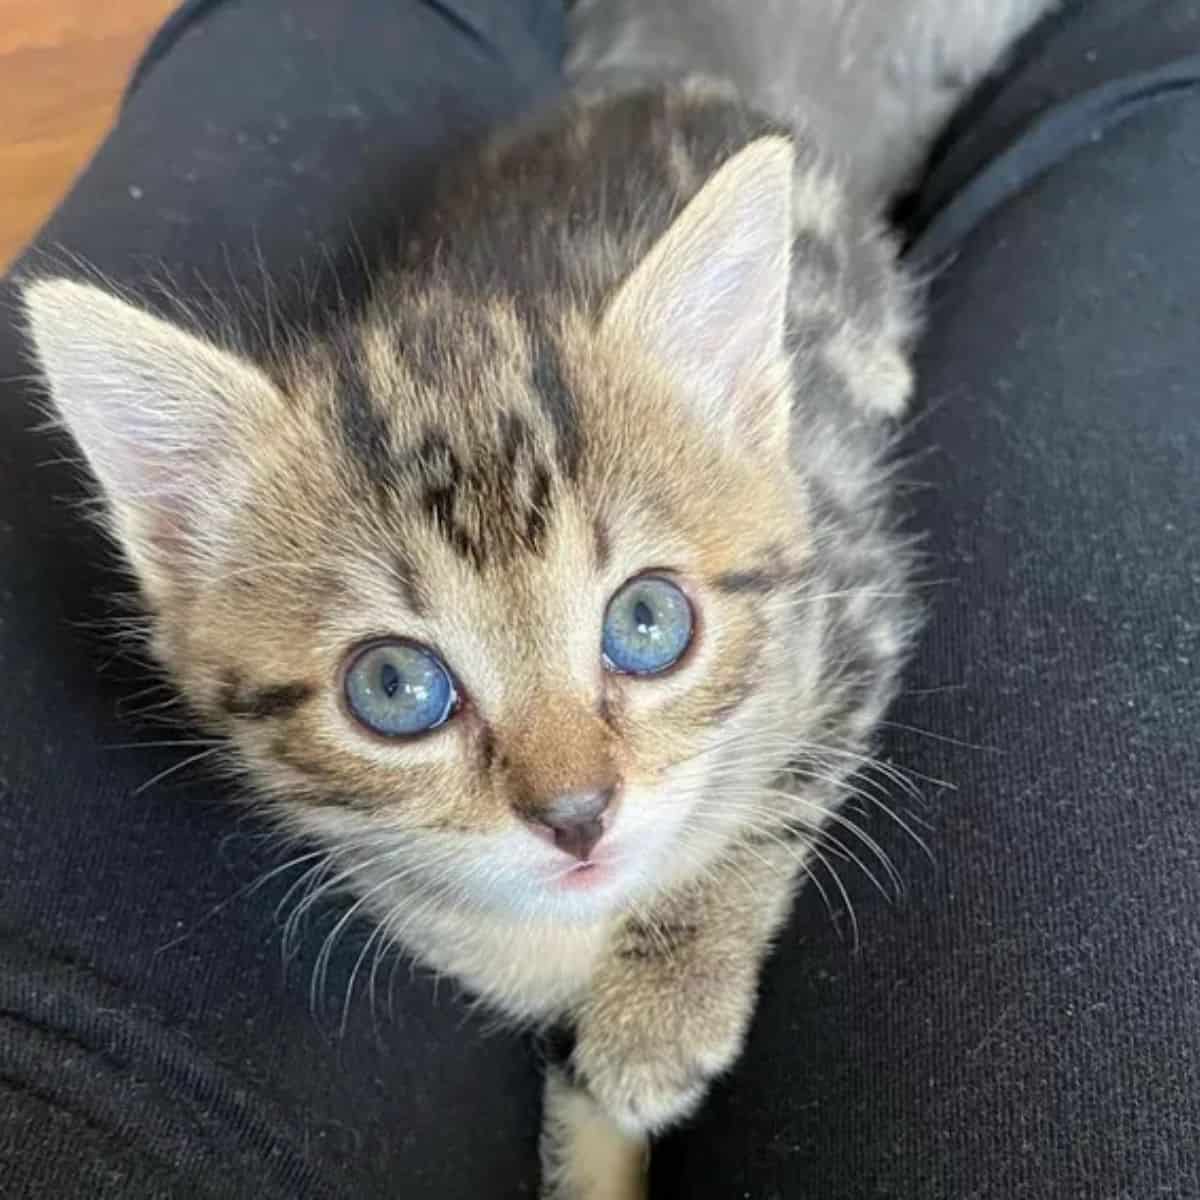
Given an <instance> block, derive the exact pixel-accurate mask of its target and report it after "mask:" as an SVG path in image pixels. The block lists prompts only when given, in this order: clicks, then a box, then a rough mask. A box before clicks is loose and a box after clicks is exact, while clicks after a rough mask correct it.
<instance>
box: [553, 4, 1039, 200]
mask: <svg viewBox="0 0 1200 1200" xmlns="http://www.w3.org/2000/svg"><path fill="white" fill-rule="evenodd" d="M1056 2H1057V0H753V2H751V3H745V2H744V0H578V2H577V3H576V4H575V5H574V6H573V7H572V11H571V18H570V19H571V35H572V36H571V51H570V54H569V56H568V62H567V69H568V73H569V74H570V76H571V77H572V78H573V79H574V80H576V81H577V82H579V83H580V84H582V85H584V86H587V85H589V84H592V83H599V82H602V81H603V82H609V81H616V80H622V81H627V80H631V79H640V80H645V79H647V78H661V77H662V76H663V75H674V74H682V73H690V72H696V71H700V72H705V73H708V74H711V75H714V76H719V77H723V78H725V79H728V80H730V81H731V82H732V83H734V84H735V85H736V86H737V87H738V89H739V91H740V92H741V93H742V94H743V95H744V96H745V97H746V99H747V100H749V101H750V102H751V103H753V104H754V105H756V106H757V107H759V108H761V109H763V110H764V111H766V112H768V113H770V114H772V115H773V116H775V117H776V118H778V119H781V120H784V121H786V122H787V123H788V124H790V125H792V126H797V125H805V126H807V127H808V128H809V129H811V131H812V133H813V135H814V136H815V137H816V138H817V140H818V141H819V142H820V143H821V144H822V145H824V146H825V147H827V148H828V149H829V150H830V151H831V152H832V153H834V154H835V155H837V156H838V157H839V158H840V159H841V165H842V167H843V169H844V170H845V172H846V175H847V177H848V179H849V181H850V183H851V185H852V187H853V189H854V190H855V192H856V193H858V194H859V195H860V196H862V197H863V198H864V199H865V200H866V201H867V202H868V203H869V204H870V205H872V206H876V207H879V206H882V204H883V203H885V202H886V200H887V199H888V198H889V197H891V196H894V195H896V194H897V193H898V192H899V191H901V190H902V189H903V187H904V186H905V184H906V182H907V181H908V180H909V179H910V178H911V176H912V173H913V172H914V171H915V170H916V169H917V168H918V167H919V166H920V163H921V160H922V159H923V157H924V155H925V154H926V153H927V151H928V148H929V145H930V143H931V141H932V139H933V138H934V137H935V136H936V134H937V132H938V130H939V129H940V127H941V126H942V125H943V124H944V122H945V121H946V120H947V119H948V118H949V116H950V114H951V113H952V111H953V109H954V108H955V107H956V106H957V105H958V104H959V103H960V102H961V100H962V99H963V98H964V96H965V95H966V94H967V93H968V92H969V91H970V90H971V89H972V88H974V87H975V86H976V84H978V83H979V81H980V80H981V79H982V78H983V77H984V76H985V75H987V74H988V72H989V71H990V70H991V69H992V68H993V67H994V66H995V65H996V63H997V62H998V60H1000V59H1001V57H1002V56H1003V55H1004V53H1005V52H1006V50H1007V49H1008V48H1009V47H1010V46H1011V45H1012V43H1013V42H1014V41H1015V40H1016V39H1017V38H1018V37H1020V36H1021V34H1023V33H1024V32H1025V31H1026V30H1027V29H1028V28H1029V27H1030V26H1031V25H1032V24H1033V22H1034V21H1035V20H1036V19H1037V18H1038V17H1039V16H1041V15H1042V14H1043V13H1045V12H1046V11H1048V10H1049V9H1050V8H1052V7H1053V6H1054V4H1055V3H1056Z"/></svg>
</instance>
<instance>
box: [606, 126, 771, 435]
mask: <svg viewBox="0 0 1200 1200" xmlns="http://www.w3.org/2000/svg"><path fill="white" fill-rule="evenodd" d="M793 167H794V153H793V148H792V144H791V142H790V141H788V140H787V139H786V138H784V137H781V136H777V135H770V136H766V137H761V138H758V139H757V140H755V141H753V142H751V143H750V144H749V145H748V146H746V147H744V148H743V149H742V150H740V151H738V152H737V153H736V154H734V155H733V156H732V157H731V158H730V159H728V160H727V161H726V162H725V163H724V164H723V165H722V166H721V167H719V168H718V169H717V170H716V171H715V172H714V173H713V175H712V177H711V178H710V179H709V180H708V182H707V183H705V184H704V186H703V187H702V188H701V189H700V191H699V192H698V193H697V194H696V195H695V196H694V197H693V199H692V200H691V201H690V202H689V203H688V204H687V206H686V207H685V208H684V210H683V212H682V213H680V214H679V216H678V217H677V218H676V219H675V221H674V222H673V223H672V224H671V225H670V226H669V228H668V229H667V230H666V232H665V233H664V234H663V235H662V236H661V237H660V238H659V240H658V241H657V242H656V243H655V244H654V246H652V247H651V249H650V252H649V253H648V254H647V255H646V257H645V258H644V259H643V260H642V261H641V262H640V263H639V264H638V266H637V267H636V268H635V269H634V271H633V273H632V274H631V275H630V276H629V278H628V279H626V280H625V281H624V282H623V283H622V284H621V286H620V288H619V289H618V290H617V293H616V295H615V296H613V297H612V299H611V300H610V301H609V303H608V305H607V308H606V310H605V313H604V317H603V322H602V325H603V327H605V328H606V329H607V330H609V331H610V332H611V333H613V334H614V335H615V336H616V337H618V338H620V339H622V340H625V341H632V342H638V343H641V345H642V347H643V348H644V349H645V350H646V351H647V352H649V354H650V355H651V356H652V357H653V358H654V359H655V360H657V362H658V363H659V364H661V366H662V367H663V368H664V369H665V370H666V372H667V373H668V374H669V375H670V376H671V378H673V379H674V380H675V381H676V383H677V385H678V388H679V392H680V394H681V395H683V396H685V397H686V398H687V399H688V401H689V402H690V403H691V404H692V406H693V408H694V409H696V410H697V412H698V413H699V415H700V416H701V418H702V419H703V420H704V422H705V424H707V425H708V426H709V427H710V428H712V429H719V428H721V427H723V426H726V425H728V424H729V423H731V422H732V423H733V425H734V426H736V427H740V428H741V430H742V432H743V433H747V432H748V433H751V434H752V435H755V436H757V437H759V438H763V437H765V438H766V439H767V440H768V441H769V442H772V443H775V444H778V445H781V446H782V445H786V441H787V431H788V417H789V412H790V405H791V396H790V390H789V387H788V381H787V378H786V374H785V373H784V368H783V366H782V364H783V363H784V361H785V359H784V323H785V318H786V315H787V294H788V280H789V266H790V254H791V244H792V171H793Z"/></svg>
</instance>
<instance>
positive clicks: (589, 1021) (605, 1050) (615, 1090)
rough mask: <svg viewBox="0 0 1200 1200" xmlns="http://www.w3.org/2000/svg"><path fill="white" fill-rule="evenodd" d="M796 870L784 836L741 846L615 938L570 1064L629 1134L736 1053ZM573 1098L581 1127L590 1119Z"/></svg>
mask: <svg viewBox="0 0 1200 1200" xmlns="http://www.w3.org/2000/svg"><path fill="white" fill-rule="evenodd" d="M797 870H798V856H797V851H796V849H795V848H793V847H791V846H788V845H785V844H781V843H776V842H768V843H766V844H764V845H756V846H752V847H744V848H741V849H739V850H736V851H734V852H732V853H731V854H730V856H729V857H728V859H727V860H725V861H724V862H723V863H722V864H720V865H719V866H718V867H717V868H715V870H713V871H712V872H710V873H709V874H708V875H707V876H706V877H705V878H704V880H703V882H701V883H697V884H694V885H690V886H688V887H686V888H683V889H681V890H680V891H679V892H678V893H674V894H672V895H671V896H670V897H669V898H667V899H666V900H665V901H663V902H661V903H659V904H658V905H657V906H656V907H655V909H654V910H653V912H650V913H647V914H646V915H645V917H644V918H642V919H630V920H628V921H626V923H625V925H624V926H623V927H622V928H621V930H620V931H619V932H618V934H617V935H616V937H615V938H614V941H613V944H612V946H611V947H610V949H609V950H608V951H607V952H606V955H605V957H604V959H603V961H602V963H601V965H600V967H599V969H598V971H597V973H596V975H595V976H594V978H593V981H592V984H591V988H590V992H589V996H588V999H587V1001H586V1002H585V1003H584V1005H583V1007H582V1009H581V1011H580V1012H579V1014H578V1018H577V1024H576V1043H575V1048H574V1052H573V1053H572V1054H571V1057H570V1068H571V1071H572V1072H573V1079H574V1082H575V1083H576V1084H577V1086H578V1088H581V1089H585V1090H586V1093H587V1095H588V1096H589V1097H590V1098H591V1100H592V1101H593V1102H594V1103H596V1104H597V1105H598V1106H599V1108H600V1109H601V1110H603V1112H604V1113H606V1114H607V1115H608V1117H609V1118H610V1119H611V1120H612V1121H613V1122H615V1125H616V1126H617V1128H619V1129H620V1130H623V1131H624V1132H625V1133H626V1134H627V1135H629V1136H630V1137H634V1138H642V1137H645V1136H647V1135H649V1134H652V1133H655V1132H657V1131H658V1130H661V1129H663V1128H665V1127H667V1126H669V1125H671V1124H673V1123H674V1122H676V1121H678V1120H680V1119H682V1118H684V1117H686V1116H688V1115H689V1114H690V1113H691V1112H693V1111H694V1110H695V1109H696V1108H697V1107H698V1106H699V1104H700V1102H701V1100H702V1099H703V1098H704V1095H705V1093H706V1092H707V1091H708V1088H709V1085H710V1084H711V1083H712V1081H713V1080H714V1079H715V1078H716V1077H717V1076H718V1075H720V1074H722V1073H723V1072H724V1071H726V1070H728V1069H729V1067H730V1066H732V1064H733V1063H734V1061H735V1060H736V1059H737V1057H738V1055H739V1053H740V1052H741V1048H742V1042H743V1040H744V1038H745V1034H746V1029H747V1027H748V1026H749V1023H750V1018H751V1015H752V1013H753V1010H754V1001H755V996H756V993H757V986H758V975H759V970H760V968H761V966H762V962H763V959H764V957H765V956H766V953H767V950H768V948H769V945H770V941H771V938H772V936H773V935H774V933H775V931H776V930H777V929H778V928H779V925H780V924H781V922H782V921H783V919H784V918H785V916H786V915H787V912H788V908H789V907H790V902H791V898H792V892H793V887H794V880H795V876H796V872H797ZM560 1082H561V1081H560ZM554 1086H555V1087H556V1088H557V1087H558V1086H559V1083H556V1084H555V1085H554ZM561 1096H562V1093H559V1095H558V1096H557V1097H556V1099H557V1098H561ZM570 1103H571V1104H572V1105H575V1104H576V1103H577V1099H576V1097H575V1096H574V1094H573V1093H572V1094H571V1096H570ZM578 1103H579V1105H580V1107H577V1108H575V1109H573V1111H575V1112H578V1113H579V1114H581V1116H583V1118H584V1120H583V1121H582V1122H581V1126H580V1127H581V1128H583V1127H585V1126H586V1127H588V1128H592V1127H593V1126H592V1125H591V1124H590V1122H591V1112H592V1110H591V1109H590V1108H584V1107H582V1102H581V1101H579V1102H578ZM600 1194H602V1193H596V1195H600ZM584 1195H586V1196H588V1198H589V1200H590V1194H589V1193H584Z"/></svg>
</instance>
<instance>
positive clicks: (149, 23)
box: [0, 0, 176, 267]
mask: <svg viewBox="0 0 1200 1200" xmlns="http://www.w3.org/2000/svg"><path fill="white" fill-rule="evenodd" d="M175 3H176V0H0V267H2V266H3V265H4V264H7V263H8V262H10V261H11V260H12V258H13V257H14V256H15V255H16V254H17V253H18V252H19V251H20V249H21V248H22V247H23V246H24V245H25V243H26V242H28V240H29V239H30V238H31V237H32V236H33V235H34V234H35V233H36V232H37V230H38V228H39V227H40V226H41V224H42V222H43V221H44V220H45V218H46V215H47V214H48V213H49V212H50V210H51V209H52V208H53V207H54V205H55V204H56V203H57V202H58V201H59V199H60V198H61V197H62V195H63V193H64V192H65V191H66V190H67V188H68V187H69V186H70V184H71V181H72V180H73V179H74V178H75V176H76V175H77V174H78V172H79V171H80V170H81V169H82V168H83V167H84V166H85V165H86V164H87V161H88V159H89V158H90V157H91V154H92V151H93V150H94V149H95V147H96V145H97V143H98V142H99V141H100V139H101V138H102V137H103V136H104V133H105V132H106V131H107V129H108V127H109V125H110V124H111V122H112V119H113V116H114V114H115V112H116V107H117V103H118V102H119V100H120V97H121V91H122V89H123V88H124V86H125V81H126V79H127V78H128V77H129V72H130V70H131V69H132V68H133V65H134V63H135V62H136V60H137V58H138V55H139V54H140V53H141V51H142V48H143V47H144V46H145V44H146V41H147V40H148V39H149V37H150V36H151V35H152V34H153V32H154V30H155V29H157V27H158V26H159V25H160V24H161V23H162V21H163V19H164V18H165V17H166V15H167V14H168V13H169V12H170V11H171V9H172V8H174V7H175Z"/></svg>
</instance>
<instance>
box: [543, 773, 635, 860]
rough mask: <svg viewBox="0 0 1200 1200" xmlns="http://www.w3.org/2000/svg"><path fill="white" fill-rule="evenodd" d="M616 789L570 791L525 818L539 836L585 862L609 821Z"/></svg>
mask: <svg viewBox="0 0 1200 1200" xmlns="http://www.w3.org/2000/svg"><path fill="white" fill-rule="evenodd" d="M615 794H616V788H611V787H610V788H600V789H596V790H593V791H587V792H569V793H567V794H566V795H563V796H557V797H555V799H553V800H551V801H550V802H549V803H548V804H545V805H543V806H542V807H541V808H539V809H538V810H537V813H536V815H535V814H532V813H531V814H529V815H528V816H526V817H525V820H526V822H527V823H528V825H529V827H530V828H531V829H532V830H533V831H534V833H536V834H537V835H538V836H539V837H542V838H544V839H545V840H547V841H549V842H552V843H553V844H554V845H555V846H557V847H558V848H559V849H560V850H562V851H564V852H565V853H567V854H570V855H571V856H572V857H573V858H577V859H579V861H580V862H587V860H588V859H589V858H590V857H591V854H592V851H593V850H594V849H595V848H596V843H597V842H598V841H599V840H600V839H601V838H602V837H603V836H604V832H605V830H606V829H607V828H608V824H609V820H610V819H611V809H612V804H613V797H614V796H615Z"/></svg>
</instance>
